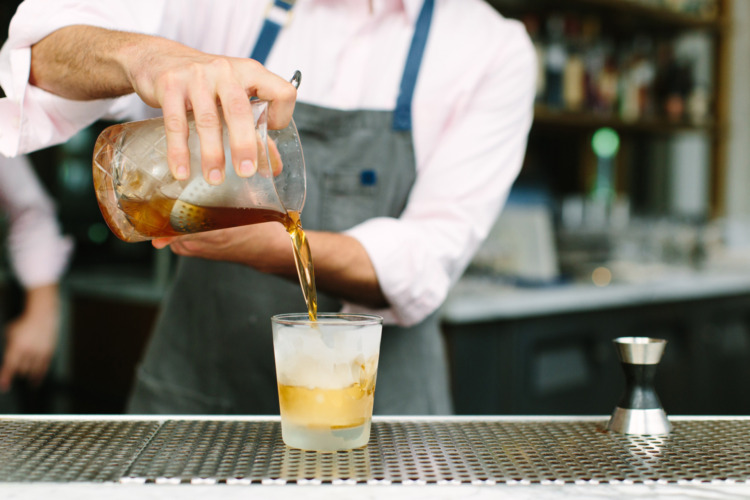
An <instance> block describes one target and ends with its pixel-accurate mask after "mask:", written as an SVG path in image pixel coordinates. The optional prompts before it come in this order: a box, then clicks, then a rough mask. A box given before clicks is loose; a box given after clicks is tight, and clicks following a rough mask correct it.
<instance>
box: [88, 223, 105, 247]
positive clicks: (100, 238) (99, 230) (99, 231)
mask: <svg viewBox="0 0 750 500" xmlns="http://www.w3.org/2000/svg"><path fill="white" fill-rule="evenodd" d="M88 233H89V240H91V241H92V242H94V243H96V244H97V245H101V244H102V243H104V242H105V241H107V237H108V236H109V229H107V226H105V225H104V224H102V223H101V222H97V223H96V224H91V225H90V226H89V231H88Z"/></svg>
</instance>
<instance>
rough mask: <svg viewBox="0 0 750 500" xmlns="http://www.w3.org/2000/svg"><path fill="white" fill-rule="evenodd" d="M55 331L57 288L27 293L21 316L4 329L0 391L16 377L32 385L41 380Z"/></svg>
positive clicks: (55, 337) (54, 286) (57, 322)
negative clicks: (23, 378) (24, 378)
mask: <svg viewBox="0 0 750 500" xmlns="http://www.w3.org/2000/svg"><path fill="white" fill-rule="evenodd" d="M58 328H59V299H58V290H57V285H48V286H43V287H39V288H34V289H31V290H29V291H28V292H27V295H26V306H25V308H24V312H23V313H22V315H21V316H20V317H19V318H18V319H16V320H15V321H13V322H12V323H10V324H9V325H8V326H7V328H6V332H5V339H6V340H5V355H4V357H3V364H2V367H0V391H3V392H6V391H8V389H10V387H11V384H12V382H13V378H14V377H17V376H18V377H26V378H28V379H29V381H30V382H31V383H32V384H35V385H36V384H39V383H40V382H41V381H42V380H43V379H44V376H45V375H46V374H47V370H48V369H49V365H50V361H51V360H52V355H53V354H54V352H55V346H56V345H57V335H58Z"/></svg>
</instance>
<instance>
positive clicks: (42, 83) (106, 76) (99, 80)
mask: <svg viewBox="0 0 750 500" xmlns="http://www.w3.org/2000/svg"><path fill="white" fill-rule="evenodd" d="M153 39H155V37H151V36H148V35H140V34H135V33H123V32H119V31H112V30H107V29H103V28H97V27H94V26H82V25H78V26H68V27H65V28H61V29H59V30H57V31H54V32H53V33H51V34H49V35H48V36H46V37H45V38H43V39H42V40H40V41H39V42H37V43H36V44H34V45H33V46H32V48H31V72H30V75H29V83H31V84H32V85H35V86H37V87H39V88H42V89H44V90H46V91H48V92H51V93H53V94H56V95H59V96H61V97H65V98H68V99H75V100H90V99H101V98H108V97H117V96H121V95H125V94H129V93H131V92H133V90H134V89H133V85H132V83H131V81H130V79H129V77H128V72H127V70H126V69H125V68H124V66H123V61H124V59H125V57H126V56H127V55H128V54H129V53H132V52H136V51H138V50H139V49H138V46H139V45H140V44H143V43H145V42H146V41H147V40H153Z"/></svg>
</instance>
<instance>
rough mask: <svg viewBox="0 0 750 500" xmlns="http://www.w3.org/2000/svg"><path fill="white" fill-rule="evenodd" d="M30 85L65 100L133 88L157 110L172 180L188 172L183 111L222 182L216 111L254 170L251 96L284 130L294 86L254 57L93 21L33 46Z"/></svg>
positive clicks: (213, 176)
mask: <svg viewBox="0 0 750 500" xmlns="http://www.w3.org/2000/svg"><path fill="white" fill-rule="evenodd" d="M31 54H32V59H31V73H30V76H29V81H30V83H32V84H33V85H36V86H38V87H40V88H43V89H45V90H47V91H49V92H52V93H54V94H57V95H60V96H62V97H67V98H70V99H80V100H88V99H100V98H105V97H116V96H120V95H125V94H128V93H131V92H136V93H137V94H138V95H139V96H140V98H141V99H142V100H143V101H144V102H145V103H146V104H148V105H149V106H152V107H157V108H162V110H163V113H164V122H165V129H166V134H167V162H168V164H169V168H170V170H171V171H172V174H173V175H174V176H175V178H177V179H185V178H187V177H188V176H189V169H190V163H189V151H188V146H187V138H188V125H187V113H188V112H189V111H192V113H193V115H194V117H195V122H196V129H197V131H198V136H199V139H200V143H201V166H202V169H203V175H204V177H205V178H206V180H207V181H208V182H209V183H211V184H219V183H221V182H222V181H223V179H224V148H223V145H222V126H221V116H222V114H223V117H224V119H225V120H226V122H227V129H228V131H229V143H230V149H231V154H232V164H233V166H234V168H235V171H236V172H237V174H238V175H240V176H241V177H248V176H250V175H252V174H253V173H254V172H255V170H256V166H257V161H258V152H257V146H256V137H255V128H254V123H253V116H252V112H251V109H250V102H249V98H250V97H251V96H257V97H258V98H260V99H262V100H265V101H269V103H270V105H269V112H268V113H269V116H268V125H269V127H270V128H272V129H280V128H284V127H285V126H286V125H287V124H288V123H289V121H290V120H291V117H292V112H293V111H294V101H295V99H296V96H297V91H296V89H295V88H294V86H293V85H292V84H291V83H289V82H287V81H286V80H284V79H283V78H281V77H280V76H277V75H275V74H273V73H271V72H270V71H268V70H266V69H265V68H264V67H263V66H262V65H261V64H260V63H258V62H257V61H254V60H252V59H244V58H234V57H225V56H219V55H213V54H206V53H204V52H200V51H198V50H195V49H192V48H190V47H187V46H185V45H182V44H180V43H177V42H174V41H171V40H167V39H164V38H160V37H154V36H149V35H142V34H137V33H124V32H118V31H111V30H106V29H102V28H97V27H93V26H68V27H65V28H62V29H59V30H57V31H55V32H53V33H51V34H50V35H48V36H47V37H45V38H44V39H42V40H40V41H39V42H38V43H36V44H35V45H34V46H33V47H32V52H31Z"/></svg>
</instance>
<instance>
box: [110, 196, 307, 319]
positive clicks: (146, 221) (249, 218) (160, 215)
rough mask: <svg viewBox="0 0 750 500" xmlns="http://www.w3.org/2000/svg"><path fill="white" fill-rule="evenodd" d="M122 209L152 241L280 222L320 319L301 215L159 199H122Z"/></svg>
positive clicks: (304, 290) (299, 273) (298, 271)
mask: <svg viewBox="0 0 750 500" xmlns="http://www.w3.org/2000/svg"><path fill="white" fill-rule="evenodd" d="M119 206H120V210H122V212H123V213H124V214H125V215H126V217H127V219H128V221H129V222H130V224H132V225H133V228H134V229H135V230H136V231H137V232H139V233H140V234H142V235H143V236H146V237H149V238H159V237H166V236H180V235H184V234H188V233H197V232H202V231H213V230H216V229H225V228H229V227H236V226H245V225H248V224H258V223H261V222H281V223H282V224H283V225H284V227H285V228H286V231H287V233H289V236H290V237H291V239H292V247H293V249H294V262H295V265H296V267H297V275H298V277H299V282H300V286H301V287H302V295H303V296H304V298H305V302H306V304H307V312H308V314H309V316H310V319H311V320H312V321H316V320H317V318H318V298H317V292H316V290H315V270H314V269H313V262H312V254H311V253H310V245H309V243H308V242H307V236H306V235H305V231H304V230H303V229H302V224H301V223H300V216H299V213H298V212H289V213H287V214H282V213H280V212H277V211H275V210H269V209H263V208H241V207H201V206H197V205H193V204H190V203H185V202H183V201H181V200H174V199H170V198H165V197H156V198H152V199H151V200H149V201H144V200H127V199H124V198H123V199H120V201H119ZM175 208H176V209H177V210H175Z"/></svg>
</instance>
